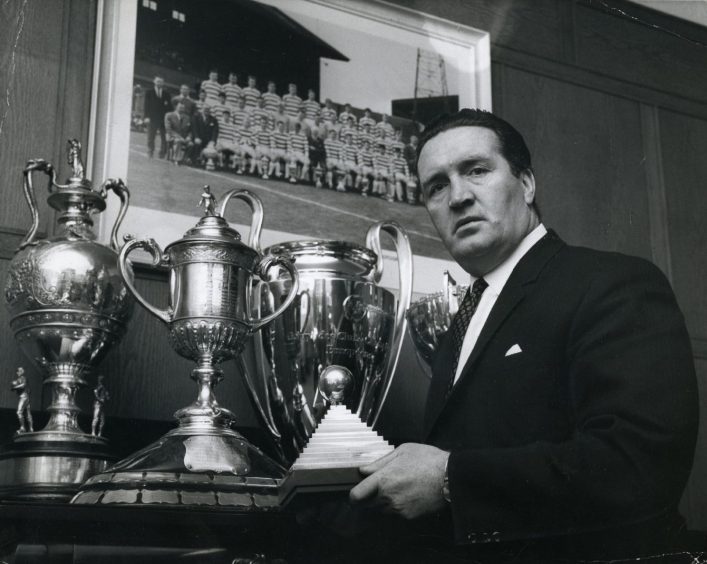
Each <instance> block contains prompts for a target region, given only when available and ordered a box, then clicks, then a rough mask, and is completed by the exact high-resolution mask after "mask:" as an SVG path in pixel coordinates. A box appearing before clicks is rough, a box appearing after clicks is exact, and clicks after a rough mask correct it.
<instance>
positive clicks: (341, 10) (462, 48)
mask: <svg viewBox="0 0 707 564" xmlns="http://www.w3.org/2000/svg"><path fill="white" fill-rule="evenodd" d="M254 1H256V2H257V3H259V4H261V5H263V6H266V7H269V8H272V9H276V10H279V11H281V12H284V13H285V14H286V16H287V17H289V18H291V19H293V20H295V21H296V22H297V23H300V24H304V25H306V26H307V27H308V29H309V30H310V31H312V29H314V32H313V33H318V34H319V35H320V36H321V37H324V40H325V41H326V40H327V39H328V38H329V37H331V36H335V35H336V34H337V33H341V30H343V29H348V30H349V31H350V33H352V34H354V35H353V36H352V37H354V39H351V38H349V39H348V40H349V41H354V42H355V41H360V44H361V45H363V44H367V43H368V42H369V41H371V40H373V38H381V37H382V38H385V41H388V42H391V45H392V46H393V47H394V46H396V45H398V46H401V47H404V48H405V50H408V49H409V51H410V52H411V53H413V54H414V52H415V49H416V48H417V49H421V48H424V47H427V48H429V49H428V50H429V51H431V52H435V53H437V54H439V56H440V57H441V58H442V59H443V60H444V61H445V62H446V64H447V68H448V71H449V72H448V76H449V82H450V86H451V85H452V84H453V85H454V86H453V88H454V89H455V92H454V93H455V94H456V95H457V96H458V104H459V107H479V108H483V109H491V62H490V37H489V34H488V32H485V31H480V30H477V29H474V28H471V27H467V26H462V25H459V24H458V23H454V22H451V21H447V20H444V19H441V18H438V17H435V16H431V15H428V14H425V13H422V12H419V11H416V10H413V9H409V8H406V7H402V6H398V5H394V4H391V3H388V2H384V1H381V0H287V1H286V2H285V1H283V0H254ZM148 4H149V3H148ZM140 9H143V2H142V1H139V0H135V1H134V2H128V1H123V0H100V1H99V5H98V26H97V34H96V35H97V36H96V46H95V54H94V61H95V62H94V82H93V90H92V105H91V127H90V132H91V133H90V138H89V143H88V145H89V147H88V167H89V170H90V171H91V172H92V177H93V178H111V177H119V178H124V179H126V181H127V184H128V186H129V187H130V189H131V191H132V193H133V203H132V204H131V206H130V208H129V210H128V214H127V216H126V218H125V221H124V223H123V227H122V230H121V233H122V234H127V233H130V234H132V235H134V236H137V237H151V238H154V239H155V240H156V241H157V242H158V243H159V244H160V245H161V246H162V247H164V246H165V245H167V244H169V243H170V242H172V241H174V240H177V239H179V238H180V237H181V236H182V235H183V234H184V232H185V231H186V230H187V229H189V228H190V227H192V226H193V225H194V223H195V222H196V219H197V217H198V215H199V209H198V207H197V206H196V203H197V202H198V193H197V191H200V189H201V188H202V187H203V186H202V185H199V184H196V185H194V186H193V189H194V191H195V197H196V199H195V201H194V205H193V211H189V210H190V208H184V210H179V211H174V210H171V209H157V206H154V205H152V207H147V206H145V205H143V204H141V203H140V196H141V194H142V193H144V191H146V190H151V189H152V188H151V183H150V182H148V181H147V180H146V178H147V179H149V178H152V177H159V176H161V175H160V174H154V173H152V174H153V176H152V177H150V176H148V177H146V178H143V182H142V183H140V182H138V183H137V184H136V183H134V182H133V176H134V174H132V173H133V172H134V171H132V170H131V164H132V162H133V161H135V160H136V159H138V158H143V159H144V158H145V156H144V154H142V153H140V152H138V151H137V150H136V145H135V143H134V142H133V145H132V147H131V130H130V121H131V112H132V93H133V82H134V78H135V53H136V36H137V33H136V30H137V22H138V15H139V14H138V12H139V10H140ZM355 34H358V37H360V38H361V39H356V36H355ZM366 36H367V37H366ZM334 47H335V48H336V47H337V45H334ZM393 50H395V49H390V51H393ZM401 50H402V49H401ZM382 51H386V49H384V48H383V49H382ZM418 54H419V52H418ZM405 56H407V55H405ZM381 60H382V59H381ZM325 62H326V63H330V64H331V66H335V65H334V63H336V62H331V61H325ZM378 62H380V61H378ZM354 63H355V61H353V62H352V64H354ZM322 64H324V63H322ZM363 64H364V65H365V64H366V63H365V62H364V63H363ZM418 65H419V62H418ZM403 66H405V65H403ZM379 67H380V68H379ZM371 68H373V67H371ZM405 70H406V72H407V73H408V74H409V73H410V69H409V68H407V69H405ZM416 70H417V69H416ZM374 71H375V72H378V73H381V72H382V73H386V72H389V71H388V70H386V67H385V65H384V64H383V63H382V62H380V64H379V65H378V64H377V65H376V68H375V69H374ZM373 74H375V73H373ZM204 78H206V77H204ZM219 78H220V80H221V81H222V82H223V81H225V79H226V77H219ZM325 78H326V77H323V78H322V86H321V92H320V97H321V98H324V97H325V96H326V95H327V94H326V91H325V90H326V88H327V87H326V85H325V84H324V82H325V80H324V79H325ZM378 84H380V82H379V83H378ZM417 85H418V82H417V80H416V82H415V88H417ZM360 90H361V92H364V91H365V92H369V93H370V92H371V91H373V90H375V88H371V87H368V88H365V87H361V89H360ZM303 97H304V96H303ZM327 97H328V96H327ZM359 98H360V99H361V101H363V102H364V103H369V101H370V100H369V98H367V97H365V96H359ZM343 101H344V100H338V101H337V102H343ZM374 102H375V101H373V102H371V104H372V103H374ZM361 105H362V104H356V106H357V107H360V106H361ZM373 110H374V111H376V110H377V111H378V112H379V113H380V114H382V113H384V112H385V108H381V107H379V108H375V107H374V108H373ZM155 160H157V159H155ZM166 164H167V163H165V165H166ZM165 170H167V169H165ZM165 174H174V172H172V171H170V170H167V172H166V173H165ZM177 174H178V173H177ZM232 176H233V178H232V179H223V180H221V179H219V178H213V182H209V183H210V184H211V186H212V188H213V189H214V192H215V193H216V194H217V195H220V194H221V193H223V192H225V191H226V189H231V188H238V187H243V188H246V189H251V187H256V184H255V182H256V181H255V180H252V181H251V180H250V179H243V178H242V177H235V175H232ZM258 180H259V179H258ZM257 186H260V184H257ZM141 191H142V192H141ZM309 192H310V193H311V194H312V200H311V201H310V200H308V201H307V202H305V203H303V204H302V205H303V206H304V208H303V209H304V210H308V209H309V208H308V206H310V205H311V206H313V207H314V208H317V207H318V206H319V205H320V203H319V202H318V201H317V200H318V199H319V198H320V196H321V195H320V194H316V193H314V188H313V187H311V190H309ZM256 193H257V191H256ZM344 196H350V198H349V200H348V201H346V202H345V203H342V204H338V203H337V204H336V205H334V206H331V205H329V204H327V207H325V210H324V213H326V214H330V213H331V214H333V215H334V216H335V217H339V216H338V215H337V214H342V215H341V217H344V218H352V219H351V221H353V222H355V224H353V223H352V227H351V229H352V230H353V231H355V232H360V234H361V235H360V238H361V239H362V238H363V236H364V235H365V231H366V228H367V227H368V225H370V224H372V223H373V222H374V221H373V220H380V219H391V218H392V219H395V220H397V221H398V222H399V223H401V224H402V225H403V227H404V228H405V229H406V230H408V232H409V233H410V236H411V242H412V248H413V252H414V253H415V256H414V272H415V275H414V276H415V280H414V295H415V296H419V295H422V294H427V293H431V292H436V291H439V290H440V289H441V284H442V274H443V272H444V271H445V270H449V271H450V273H451V274H452V276H453V277H454V278H456V279H457V280H460V281H464V280H465V277H466V274H465V273H464V271H463V270H461V268H460V267H459V266H458V265H457V264H456V263H455V262H453V261H452V260H451V258H449V256H448V255H447V254H446V251H445V250H444V248H443V246H442V245H441V242H439V241H438V239H437V235H436V232H435V231H434V228H433V227H432V225H431V222H430V221H429V218H428V217H427V215H426V212H424V206H421V205H420V206H418V209H417V210H414V211H413V210H410V209H407V208H404V207H403V206H406V204H398V203H396V204H390V208H389V209H390V210H391V213H390V216H391V217H386V212H387V211H388V209H385V208H384V209H385V211H383V212H380V213H378V215H377V216H373V215H372V216H370V217H369V216H368V215H367V214H366V213H356V211H355V207H356V206H357V205H358V202H359V200H358V199H357V198H358V197H357V196H353V195H349V194H346V195H344ZM300 200H301V198H300ZM292 201H293V200H292V199H290V200H285V202H284V204H285V205H284V207H285V208H287V207H288V206H289V205H290V204H291V203H292ZM136 202H137V203H136ZM183 205H184V204H183ZM159 207H160V208H161V207H162V206H159ZM271 208H272V206H270V208H268V207H266V209H265V212H266V223H265V229H264V231H263V235H262V245H263V247H267V246H269V245H271V244H274V243H278V242H282V241H287V240H293V239H303V238H308V239H311V238H330V239H342V238H343V239H345V240H351V239H352V237H351V235H350V233H351V232H352V231H351V230H349V231H348V232H346V231H345V232H344V235H342V234H340V233H336V232H333V233H324V234H315V235H313V234H310V233H307V232H303V231H302V229H299V230H296V231H295V230H293V231H290V230H288V229H287V225H286V224H287V223H289V222H287V221H285V222H283V220H282V217H281V218H280V222H279V224H276V225H271V223H270V222H269V221H268V219H267V218H268V210H269V209H271ZM332 208H333V209H332ZM185 210H186V212H185ZM352 210H353V211H352ZM116 213H117V205H116V204H115V203H112V202H111V203H109V206H108V209H107V211H106V213H105V214H103V216H102V217H101V221H100V223H99V225H98V227H97V231H98V233H99V238H100V239H101V240H103V241H107V240H108V231H109V226H111V225H112V224H113V219H114V217H115V215H116ZM301 213H302V210H300V211H299V212H298V214H297V215H298V216H299V215H301ZM281 215H282V214H281ZM410 215H414V216H415V219H414V221H410V220H409V216H410ZM238 218H239V220H240V221H239V220H234V219H233V218H230V217H229V218H228V219H229V221H231V222H232V223H233V225H234V227H235V228H236V229H237V230H238V231H239V232H240V233H241V234H242V235H243V237H244V238H245V237H246V235H247V231H248V227H247V223H248V221H247V220H245V218H243V219H242V220H241V216H240V215H239V216H238ZM314 222H316V220H314ZM415 222H417V223H415ZM418 225H419V229H418ZM347 233H348V234H349V235H348V236H347V235H346V234H347ZM420 237H424V238H425V240H426V241H428V242H429V243H430V245H433V246H432V247H431V249H432V250H428V251H427V252H418V250H417V248H419V245H417V244H416V242H417V240H421V239H420ZM358 242H362V241H358ZM434 245H437V246H436V247H434ZM416 247H417V248H416ZM384 261H385V267H384V276H383V279H382V280H381V285H383V286H384V287H386V288H390V289H396V288H397V287H398V280H397V265H396V264H395V262H396V256H395V253H394V252H392V251H388V250H384Z"/></svg>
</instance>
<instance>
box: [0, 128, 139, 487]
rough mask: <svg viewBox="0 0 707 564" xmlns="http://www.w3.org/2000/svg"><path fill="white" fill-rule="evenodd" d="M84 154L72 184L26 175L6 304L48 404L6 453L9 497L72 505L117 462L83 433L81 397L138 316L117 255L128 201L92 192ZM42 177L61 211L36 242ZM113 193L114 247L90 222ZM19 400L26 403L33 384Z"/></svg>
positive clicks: (49, 169) (73, 147)
mask: <svg viewBox="0 0 707 564" xmlns="http://www.w3.org/2000/svg"><path fill="white" fill-rule="evenodd" d="M80 151H81V145H80V144H79V142H78V141H76V140H71V141H69V151H68V153H69V164H70V165H71V167H72V169H73V174H72V176H71V178H69V180H68V181H67V183H66V184H57V182H56V172H55V170H54V167H53V166H52V165H51V164H50V163H48V162H46V161H44V160H40V159H34V160H30V161H29V162H28V163H27V166H26V167H25V169H24V192H25V197H26V198H27V202H28V204H29V207H30V210H31V213H32V227H31V229H30V231H29V233H27V236H26V237H25V238H24V240H23V241H22V244H21V245H20V248H19V249H18V251H17V252H16V254H15V256H14V258H13V259H12V261H11V263H10V271H9V275H8V278H7V283H6V286H5V299H6V301H7V307H8V309H9V311H10V325H11V328H12V330H13V332H14V334H15V338H16V339H17V342H18V344H19V345H20V348H21V349H22V350H23V352H24V353H25V354H26V355H27V357H28V358H29V359H31V360H32V361H33V362H34V363H35V364H36V365H37V366H38V367H39V368H40V369H41V371H42V372H43V374H44V384H45V385H46V386H47V387H48V388H49V389H50V390H51V400H50V405H49V407H48V408H47V411H48V412H49V422H48V423H47V424H46V426H45V427H44V428H43V429H42V430H41V431H32V430H31V428H32V427H31V424H30V426H29V428H28V429H25V426H24V425H22V427H21V429H20V431H19V432H18V434H17V435H16V436H15V437H14V439H13V441H12V442H11V443H9V444H8V445H5V447H4V448H3V450H2V451H1V452H0V497H3V498H15V499H56V500H61V499H68V498H69V497H70V496H71V495H73V493H75V491H76V490H77V489H78V487H79V485H80V484H81V483H82V482H83V481H84V480H85V479H86V478H88V477H89V476H91V475H92V474H95V473H96V472H100V471H102V470H103V469H104V468H105V467H106V466H107V464H108V462H109V461H110V460H112V458H111V455H110V451H109V449H108V443H107V441H106V440H105V439H104V438H102V437H99V436H94V435H93V434H90V433H86V432H85V431H84V430H83V429H82V428H81V426H80V425H79V421H78V416H79V413H80V411H81V410H80V408H79V407H78V405H77V403H76V396H77V393H78V391H79V389H80V388H82V387H84V386H86V385H87V384H88V383H89V381H90V379H92V378H93V377H94V376H95V374H94V372H95V368H96V366H97V365H98V364H99V363H100V361H101V360H102V359H103V357H104V356H105V354H106V352H108V350H109V349H110V347H111V346H112V345H113V344H115V343H116V342H117V341H118V340H119V339H120V337H121V336H122V335H123V333H124V332H125V325H126V323H127V321H128V319H129V318H130V315H131V313H132V310H133V303H134V302H133V298H132V296H131V295H130V294H128V292H127V290H126V287H125V284H124V283H123V279H122V277H121V275H120V272H119V271H118V265H117V254H116V253H117V249H118V244H117V231H118V228H119V226H120V223H121V221H122V219H123V217H124V215H125V212H126V209H127V206H128V199H129V193H128V189H127V188H126V187H125V185H124V184H123V182H122V181H120V180H112V179H109V180H106V181H105V182H104V183H103V185H102V186H101V187H100V189H99V190H94V189H93V188H92V185H91V181H90V180H88V179H87V178H86V175H85V173H84V167H83V164H82V162H81V153H80ZM35 172H43V173H45V174H46V175H48V176H49V186H48V188H49V197H48V203H49V205H50V206H51V207H52V208H54V209H55V210H57V212H58V220H57V221H58V229H57V234H56V235H54V236H52V237H49V238H47V239H37V238H36V237H37V230H38V228H39V212H38V209H37V202H36V198H35V193H34V186H33V183H32V175H33V173H35ZM109 190H112V191H113V192H115V193H116V194H117V195H118V196H119V198H120V200H121V208H120V212H119V214H118V217H117V220H116V222H115V225H114V226H113V231H112V235H111V248H108V247H106V246H104V245H101V244H99V243H97V242H96V241H95V238H96V237H95V235H94V233H93V231H92V230H91V227H92V226H93V219H92V217H91V216H92V214H95V213H99V212H101V211H103V210H104V209H105V207H106V202H105V199H106V197H107V192H108V191H109ZM18 374H19V371H18ZM21 376H22V378H24V375H23V374H22V375H21ZM14 388H15V387H14V386H13V389H14ZM21 392H22V393H25V394H28V390H27V383H26V381H25V383H24V389H22V390H21ZM18 393H20V391H19V389H18ZM21 397H22V396H21ZM27 401H28V395H27ZM23 429H24V431H26V432H23Z"/></svg>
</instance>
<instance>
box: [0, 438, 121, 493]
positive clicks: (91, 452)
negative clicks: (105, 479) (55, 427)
mask: <svg viewBox="0 0 707 564" xmlns="http://www.w3.org/2000/svg"><path fill="white" fill-rule="evenodd" d="M114 461H115V457H114V456H112V455H111V453H110V451H109V449H108V442H107V441H106V440H105V439H103V438H101V437H94V436H92V435H86V434H76V433H55V432H49V431H39V432H36V433H35V432H33V433H23V434H21V435H17V436H15V438H14V439H13V440H12V441H11V442H9V443H8V444H6V445H4V446H3V447H2V449H0V499H3V500H8V501H49V502H53V501H56V502H66V501H69V500H70V499H71V498H72V496H73V495H74V494H75V493H76V492H77V491H78V490H79V487H80V486H81V484H83V483H84V482H85V481H86V480H87V479H88V478H90V477H91V476H93V475H94V474H98V473H99V472H103V471H104V470H105V469H106V468H107V467H108V466H109V465H110V464H111V463H113V462H114Z"/></svg>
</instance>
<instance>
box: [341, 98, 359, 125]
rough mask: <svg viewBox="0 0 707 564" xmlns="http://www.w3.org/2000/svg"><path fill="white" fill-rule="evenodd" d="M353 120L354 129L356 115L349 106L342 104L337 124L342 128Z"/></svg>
mask: <svg viewBox="0 0 707 564" xmlns="http://www.w3.org/2000/svg"><path fill="white" fill-rule="evenodd" d="M350 119H352V120H353V126H354V127H356V121H357V119H356V115H355V114H354V113H353V112H352V111H351V104H344V111H343V112H341V113H340V114H339V123H340V124H341V126H342V127H344V126H346V125H347V124H348V123H349V120H350Z"/></svg>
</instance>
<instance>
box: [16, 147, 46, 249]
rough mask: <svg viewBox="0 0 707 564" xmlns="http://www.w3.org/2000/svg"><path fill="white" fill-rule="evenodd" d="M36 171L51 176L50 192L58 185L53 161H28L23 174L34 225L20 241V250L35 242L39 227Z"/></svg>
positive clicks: (26, 196)
mask: <svg viewBox="0 0 707 564" xmlns="http://www.w3.org/2000/svg"><path fill="white" fill-rule="evenodd" d="M35 171H38V172H43V173H45V174H46V175H47V176H49V192H51V191H52V188H53V187H54V186H55V185H56V171H55V170H54V166H53V165H52V164H51V163H48V162H47V161H45V160H44V159H31V160H29V161H27V165H26V166H25V168H24V170H23V171H22V174H24V184H23V188H24V193H25V199H26V200H27V204H28V205H29V211H30V213H31V214H32V227H30V229H29V231H28V232H27V235H25V238H24V239H23V240H22V242H21V243H20V246H19V248H18V249H17V250H18V251H19V250H22V249H24V248H25V247H26V246H27V245H32V244H34V236H35V235H36V234H37V230H38V229H39V208H38V207H37V198H36V197H35V194H34V185H33V184H32V173H33V172H35Z"/></svg>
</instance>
